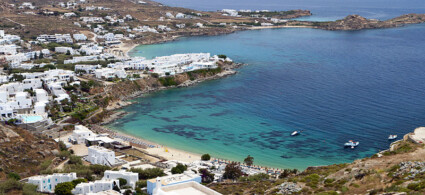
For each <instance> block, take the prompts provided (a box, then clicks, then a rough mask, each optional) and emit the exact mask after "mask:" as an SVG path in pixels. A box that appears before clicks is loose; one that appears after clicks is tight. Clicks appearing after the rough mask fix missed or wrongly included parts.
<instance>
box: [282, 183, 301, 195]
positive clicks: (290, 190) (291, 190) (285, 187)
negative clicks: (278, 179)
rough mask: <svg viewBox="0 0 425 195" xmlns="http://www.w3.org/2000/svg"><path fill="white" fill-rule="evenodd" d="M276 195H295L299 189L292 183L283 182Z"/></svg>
mask: <svg viewBox="0 0 425 195" xmlns="http://www.w3.org/2000/svg"><path fill="white" fill-rule="evenodd" d="M278 189H279V192H278V194H297V193H298V192H299V191H301V187H300V186H298V185H297V184H296V183H293V182H284V183H282V184H280V186H278Z"/></svg>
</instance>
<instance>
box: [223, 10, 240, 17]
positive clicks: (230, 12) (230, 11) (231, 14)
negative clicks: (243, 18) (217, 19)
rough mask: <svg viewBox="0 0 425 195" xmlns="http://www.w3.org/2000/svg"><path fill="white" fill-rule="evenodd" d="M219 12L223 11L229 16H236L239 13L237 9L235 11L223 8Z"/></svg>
mask: <svg viewBox="0 0 425 195" xmlns="http://www.w3.org/2000/svg"><path fill="white" fill-rule="evenodd" d="M221 12H223V13H225V14H227V15H229V16H233V17H236V16H238V14H239V13H238V11H236V10H234V9H223V10H221Z"/></svg>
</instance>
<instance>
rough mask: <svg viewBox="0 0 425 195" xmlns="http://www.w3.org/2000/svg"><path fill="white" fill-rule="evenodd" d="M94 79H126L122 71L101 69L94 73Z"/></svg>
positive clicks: (125, 74)
mask: <svg viewBox="0 0 425 195" xmlns="http://www.w3.org/2000/svg"><path fill="white" fill-rule="evenodd" d="M94 74H95V75H96V78H99V79H114V78H126V77H127V73H126V72H125V70H123V69H112V68H102V69H96V70H95V71H94Z"/></svg>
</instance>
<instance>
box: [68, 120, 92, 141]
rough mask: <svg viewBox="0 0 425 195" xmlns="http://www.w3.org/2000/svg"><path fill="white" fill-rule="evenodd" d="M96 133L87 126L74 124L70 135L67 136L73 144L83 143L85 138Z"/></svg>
mask: <svg viewBox="0 0 425 195" xmlns="http://www.w3.org/2000/svg"><path fill="white" fill-rule="evenodd" d="M96 136H97V134H95V133H93V131H90V130H89V129H88V128H87V127H85V126H83V125H76V126H75V129H74V131H73V132H72V135H71V136H70V137H69V138H68V141H69V142H71V143H73V144H84V143H86V139H87V138H90V137H96Z"/></svg>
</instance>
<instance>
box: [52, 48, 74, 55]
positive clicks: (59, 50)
mask: <svg viewBox="0 0 425 195" xmlns="http://www.w3.org/2000/svg"><path fill="white" fill-rule="evenodd" d="M55 52H56V53H64V54H66V53H68V52H69V53H70V54H71V55H74V54H75V51H74V49H72V47H55Z"/></svg>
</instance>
